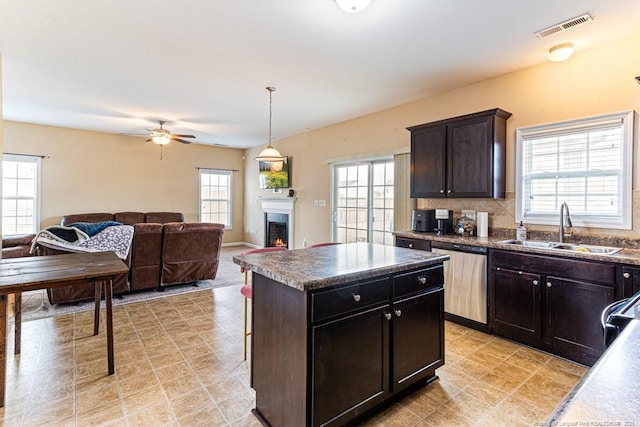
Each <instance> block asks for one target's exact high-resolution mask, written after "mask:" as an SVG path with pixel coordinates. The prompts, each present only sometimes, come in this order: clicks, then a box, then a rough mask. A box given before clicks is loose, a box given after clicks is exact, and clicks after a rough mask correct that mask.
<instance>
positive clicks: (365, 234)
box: [332, 159, 393, 245]
mask: <svg viewBox="0 0 640 427" xmlns="http://www.w3.org/2000/svg"><path fill="white" fill-rule="evenodd" d="M332 168H333V200H332V207H333V240H335V241H337V242H342V243H352V242H372V243H380V244H384V245H393V235H392V234H391V232H392V231H393V160H392V159H384V160H377V161H367V162H354V163H345V164H336V165H333V167H332Z"/></svg>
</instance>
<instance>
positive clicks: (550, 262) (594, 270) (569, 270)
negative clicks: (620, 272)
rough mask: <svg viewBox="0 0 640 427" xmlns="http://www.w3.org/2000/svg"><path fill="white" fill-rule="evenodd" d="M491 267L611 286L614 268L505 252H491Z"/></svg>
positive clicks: (613, 279) (599, 264) (607, 265)
mask: <svg viewBox="0 0 640 427" xmlns="http://www.w3.org/2000/svg"><path fill="white" fill-rule="evenodd" d="M491 267H492V268H494V267H503V268H508V269H510V270H522V271H530V272H534V273H538V274H544V275H550V276H558V277H565V278H568V279H574V280H586V281H589V282H597V283H604V284H608V285H613V284H614V283H615V279H616V268H615V266H614V265H613V264H601V263H597V262H589V261H579V260H574V259H568V258H551V257H545V256H539V255H522V254H518V253H514V252H507V251H491Z"/></svg>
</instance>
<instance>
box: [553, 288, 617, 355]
mask: <svg viewBox="0 0 640 427" xmlns="http://www.w3.org/2000/svg"><path fill="white" fill-rule="evenodd" d="M545 287H546V290H545V291H546V292H545V295H546V306H547V317H546V322H547V324H546V328H545V330H546V332H547V333H546V336H545V338H546V341H547V342H548V343H549V344H550V345H552V346H554V347H558V348H559V349H561V350H562V349H567V350H569V351H570V352H572V353H575V354H577V355H580V354H584V355H585V357H586V358H587V360H589V357H588V356H589V355H591V356H593V357H595V358H596V359H597V358H598V357H600V355H601V354H602V352H603V351H604V350H605V345H604V339H603V335H602V333H603V332H602V326H601V324H600V314H601V313H602V310H603V309H604V308H605V307H606V306H607V305H609V304H610V303H612V302H613V301H614V287H613V285H611V286H609V285H606V284H600V283H589V282H586V281H577V280H568V279H563V278H560V277H554V276H547V279H546V282H545ZM594 361H595V359H594Z"/></svg>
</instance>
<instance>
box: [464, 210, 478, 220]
mask: <svg viewBox="0 0 640 427" xmlns="http://www.w3.org/2000/svg"><path fill="white" fill-rule="evenodd" d="M460 213H461V215H462V216H466V217H467V218H469V219H471V220H472V221H475V220H476V211H473V210H465V209H462V211H461V212H460Z"/></svg>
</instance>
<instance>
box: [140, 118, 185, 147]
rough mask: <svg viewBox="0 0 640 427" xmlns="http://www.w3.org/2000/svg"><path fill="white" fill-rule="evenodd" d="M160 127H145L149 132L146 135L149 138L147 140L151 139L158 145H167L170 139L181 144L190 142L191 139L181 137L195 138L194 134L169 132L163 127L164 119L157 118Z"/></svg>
mask: <svg viewBox="0 0 640 427" xmlns="http://www.w3.org/2000/svg"><path fill="white" fill-rule="evenodd" d="M158 123H159V124H160V127H159V128H158V129H147V130H148V131H149V134H148V135H147V136H148V137H149V139H147V142H148V141H153V142H155V143H156V144H158V145H167V144H168V143H169V142H171V141H177V142H181V143H183V144H191V141H188V140H186V139H183V138H195V135H185V134H180V133H171V132H170V131H169V130H168V129H165V128H164V127H163V126H164V124H165V123H166V122H165V121H164V120H158Z"/></svg>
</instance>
